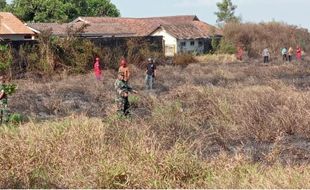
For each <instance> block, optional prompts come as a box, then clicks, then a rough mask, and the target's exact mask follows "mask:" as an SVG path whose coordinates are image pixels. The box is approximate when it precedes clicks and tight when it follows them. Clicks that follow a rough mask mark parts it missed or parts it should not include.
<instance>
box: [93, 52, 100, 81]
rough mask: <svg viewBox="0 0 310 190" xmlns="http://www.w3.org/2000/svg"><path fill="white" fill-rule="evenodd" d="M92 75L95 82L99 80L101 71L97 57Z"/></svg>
mask: <svg viewBox="0 0 310 190" xmlns="http://www.w3.org/2000/svg"><path fill="white" fill-rule="evenodd" d="M94 73H95V76H96V79H97V80H101V70H100V62H99V57H96V59H95V64H94Z"/></svg>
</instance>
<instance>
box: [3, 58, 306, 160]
mask: <svg viewBox="0 0 310 190" xmlns="http://www.w3.org/2000/svg"><path fill="white" fill-rule="evenodd" d="M131 71H132V78H131V80H130V84H131V85H132V86H133V87H134V88H135V89H136V90H138V91H139V94H138V95H133V96H135V97H137V98H138V100H136V101H135V102H133V107H132V110H131V111H132V116H131V119H133V120H135V122H138V123H139V122H144V123H145V124H146V125H148V126H150V130H152V131H153V132H154V133H155V134H156V136H157V138H158V139H160V142H161V143H162V144H164V146H162V148H163V149H169V148H170V147H172V146H173V145H174V144H175V143H176V142H177V141H178V142H179V141H180V139H181V140H184V141H185V140H186V141H189V142H192V143H193V144H194V146H193V147H192V151H193V152H195V153H197V154H199V155H200V156H202V157H204V158H212V157H216V156H217V155H218V154H220V153H221V152H223V151H224V152H226V153H228V154H231V155H235V154H240V153H242V154H245V155H247V156H250V157H251V158H252V161H254V162H264V163H267V164H268V163H271V162H276V161H280V162H281V163H284V164H299V163H305V164H310V159H309V158H310V139H309V138H310V129H309V126H310V125H309V124H310V94H309V92H310V91H309V89H310V65H309V62H302V63H297V62H293V63H286V64H284V63H271V64H269V65H265V64H262V63H251V62H249V63H240V62H238V63H229V64H215V63H214V64H211V63H209V64H204V63H197V64H189V65H187V66H172V65H162V66H159V67H158V77H157V79H156V82H155V89H154V90H152V91H148V90H145V89H144V71H142V70H139V69H137V68H134V67H131ZM115 79H116V72H115V71H112V70H105V71H103V80H102V81H96V79H95V77H94V76H93V73H89V74H86V75H78V76H54V77H52V78H49V79H40V78H33V77H30V78H28V79H22V80H16V81H14V82H16V83H17V84H18V91H17V92H16V93H15V94H14V95H13V96H11V97H10V99H9V101H10V102H9V106H10V110H11V112H15V113H20V114H22V115H23V116H25V117H27V118H29V120H37V121H39V122H40V121H46V120H56V119H61V118H65V117H68V116H72V115H83V116H86V117H96V118H102V120H103V122H104V121H105V119H106V118H108V117H109V116H111V115H112V114H113V113H114V112H115V109H114V107H115V106H114V98H115V92H114V86H113V84H114V81H115ZM158 110H160V111H158ZM165 118H166V119H165ZM180 118H181V119H180ZM25 122H27V121H25ZM197 139H198V140H199V143H196V144H195V142H196V141H197Z"/></svg>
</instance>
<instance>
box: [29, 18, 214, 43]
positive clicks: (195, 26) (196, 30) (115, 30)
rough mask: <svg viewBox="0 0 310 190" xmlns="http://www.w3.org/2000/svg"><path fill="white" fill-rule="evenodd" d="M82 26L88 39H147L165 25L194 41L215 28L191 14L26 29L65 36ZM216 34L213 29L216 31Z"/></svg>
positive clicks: (35, 25) (79, 21) (80, 20)
mask: <svg viewBox="0 0 310 190" xmlns="http://www.w3.org/2000/svg"><path fill="white" fill-rule="evenodd" d="M82 23H86V24H88V26H87V28H86V29H85V30H84V33H83V35H89V36H91V35H94V36H116V37H117V36H148V35H150V34H151V33H152V32H153V31H155V30H156V29H157V28H158V27H159V26H165V27H167V28H169V29H170V30H171V31H173V32H174V34H175V36H176V37H180V38H181V37H182V38H183V37H186V38H190V36H194V37H191V38H196V37H202V36H203V37H207V36H209V35H211V34H212V29H211V28H215V27H213V26H211V25H208V24H206V23H204V22H201V21H200V20H199V19H198V18H197V17H196V16H193V15H188V16H186V15H185V16H168V17H151V18H121V17H78V18H77V19H75V20H74V21H72V22H71V23H68V24H52V23H50V24H47V23H44V24H42V23H30V24H29V26H30V27H32V28H34V29H36V30H39V31H41V30H46V29H48V28H51V29H52V31H53V33H54V34H55V35H65V34H66V28H68V27H69V26H74V27H75V28H77V27H79V26H81V25H82ZM178 27H181V28H178ZM217 31H218V30H217V29H215V32H217Z"/></svg>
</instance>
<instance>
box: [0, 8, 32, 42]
mask: <svg viewBox="0 0 310 190" xmlns="http://www.w3.org/2000/svg"><path fill="white" fill-rule="evenodd" d="M34 35H35V33H34V32H33V31H32V30H30V29H29V28H28V27H27V26H26V25H24V24H23V23H22V21H20V20H19V19H18V18H17V17H16V16H14V15H13V14H12V13H9V12H0V39H1V40H9V41H21V40H33V39H34Z"/></svg>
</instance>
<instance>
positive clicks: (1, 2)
mask: <svg viewBox="0 0 310 190" xmlns="http://www.w3.org/2000/svg"><path fill="white" fill-rule="evenodd" d="M5 7H6V1H5V0H0V11H2V10H4V8H5Z"/></svg>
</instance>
